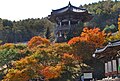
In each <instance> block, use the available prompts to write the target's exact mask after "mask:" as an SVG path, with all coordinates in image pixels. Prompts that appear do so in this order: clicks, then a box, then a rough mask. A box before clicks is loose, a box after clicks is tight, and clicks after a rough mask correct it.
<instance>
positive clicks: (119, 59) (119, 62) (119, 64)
mask: <svg viewBox="0 0 120 81" xmlns="http://www.w3.org/2000/svg"><path fill="white" fill-rule="evenodd" d="M118 73H119V74H120V58H118Z"/></svg>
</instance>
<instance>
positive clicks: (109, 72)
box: [108, 61, 112, 76]
mask: <svg viewBox="0 0 120 81" xmlns="http://www.w3.org/2000/svg"><path fill="white" fill-rule="evenodd" d="M108 74H109V76H112V62H111V61H108Z"/></svg>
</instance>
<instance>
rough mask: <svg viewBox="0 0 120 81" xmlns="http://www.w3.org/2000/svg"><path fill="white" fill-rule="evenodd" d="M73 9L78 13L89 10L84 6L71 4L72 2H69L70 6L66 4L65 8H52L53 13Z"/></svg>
mask: <svg viewBox="0 0 120 81" xmlns="http://www.w3.org/2000/svg"><path fill="white" fill-rule="evenodd" d="M68 10H69V11H73V12H77V13H81V12H86V11H87V10H86V9H84V8H80V7H76V6H73V5H71V3H70V2H69V4H68V6H65V7H63V8H60V9H56V10H52V14H59V13H63V12H66V11H68Z"/></svg>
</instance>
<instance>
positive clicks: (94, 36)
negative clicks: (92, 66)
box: [68, 27, 105, 47]
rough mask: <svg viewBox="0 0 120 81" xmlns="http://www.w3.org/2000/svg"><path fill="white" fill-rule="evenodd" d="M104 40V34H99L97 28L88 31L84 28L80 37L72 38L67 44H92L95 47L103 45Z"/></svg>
mask: <svg viewBox="0 0 120 81" xmlns="http://www.w3.org/2000/svg"><path fill="white" fill-rule="evenodd" d="M104 39H105V33H104V32H100V29H99V28H94V29H88V28H87V27H85V28H84V29H83V32H82V33H81V35H80V37H74V38H72V39H71V40H70V41H69V42H68V44H70V45H71V44H75V43H77V42H82V41H84V42H88V43H90V44H94V45H95V46H96V47H99V46H101V45H103V43H104Z"/></svg>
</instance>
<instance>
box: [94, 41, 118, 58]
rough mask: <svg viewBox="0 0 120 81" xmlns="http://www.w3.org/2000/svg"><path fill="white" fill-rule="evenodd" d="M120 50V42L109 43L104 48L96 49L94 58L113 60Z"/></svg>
mask: <svg viewBox="0 0 120 81" xmlns="http://www.w3.org/2000/svg"><path fill="white" fill-rule="evenodd" d="M119 50H120V41H113V42H109V43H108V44H107V45H106V46H105V47H104V48H101V49H96V51H95V57H96V58H98V59H104V60H108V59H109V58H115V57H116V56H117V54H118V51H119Z"/></svg>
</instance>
